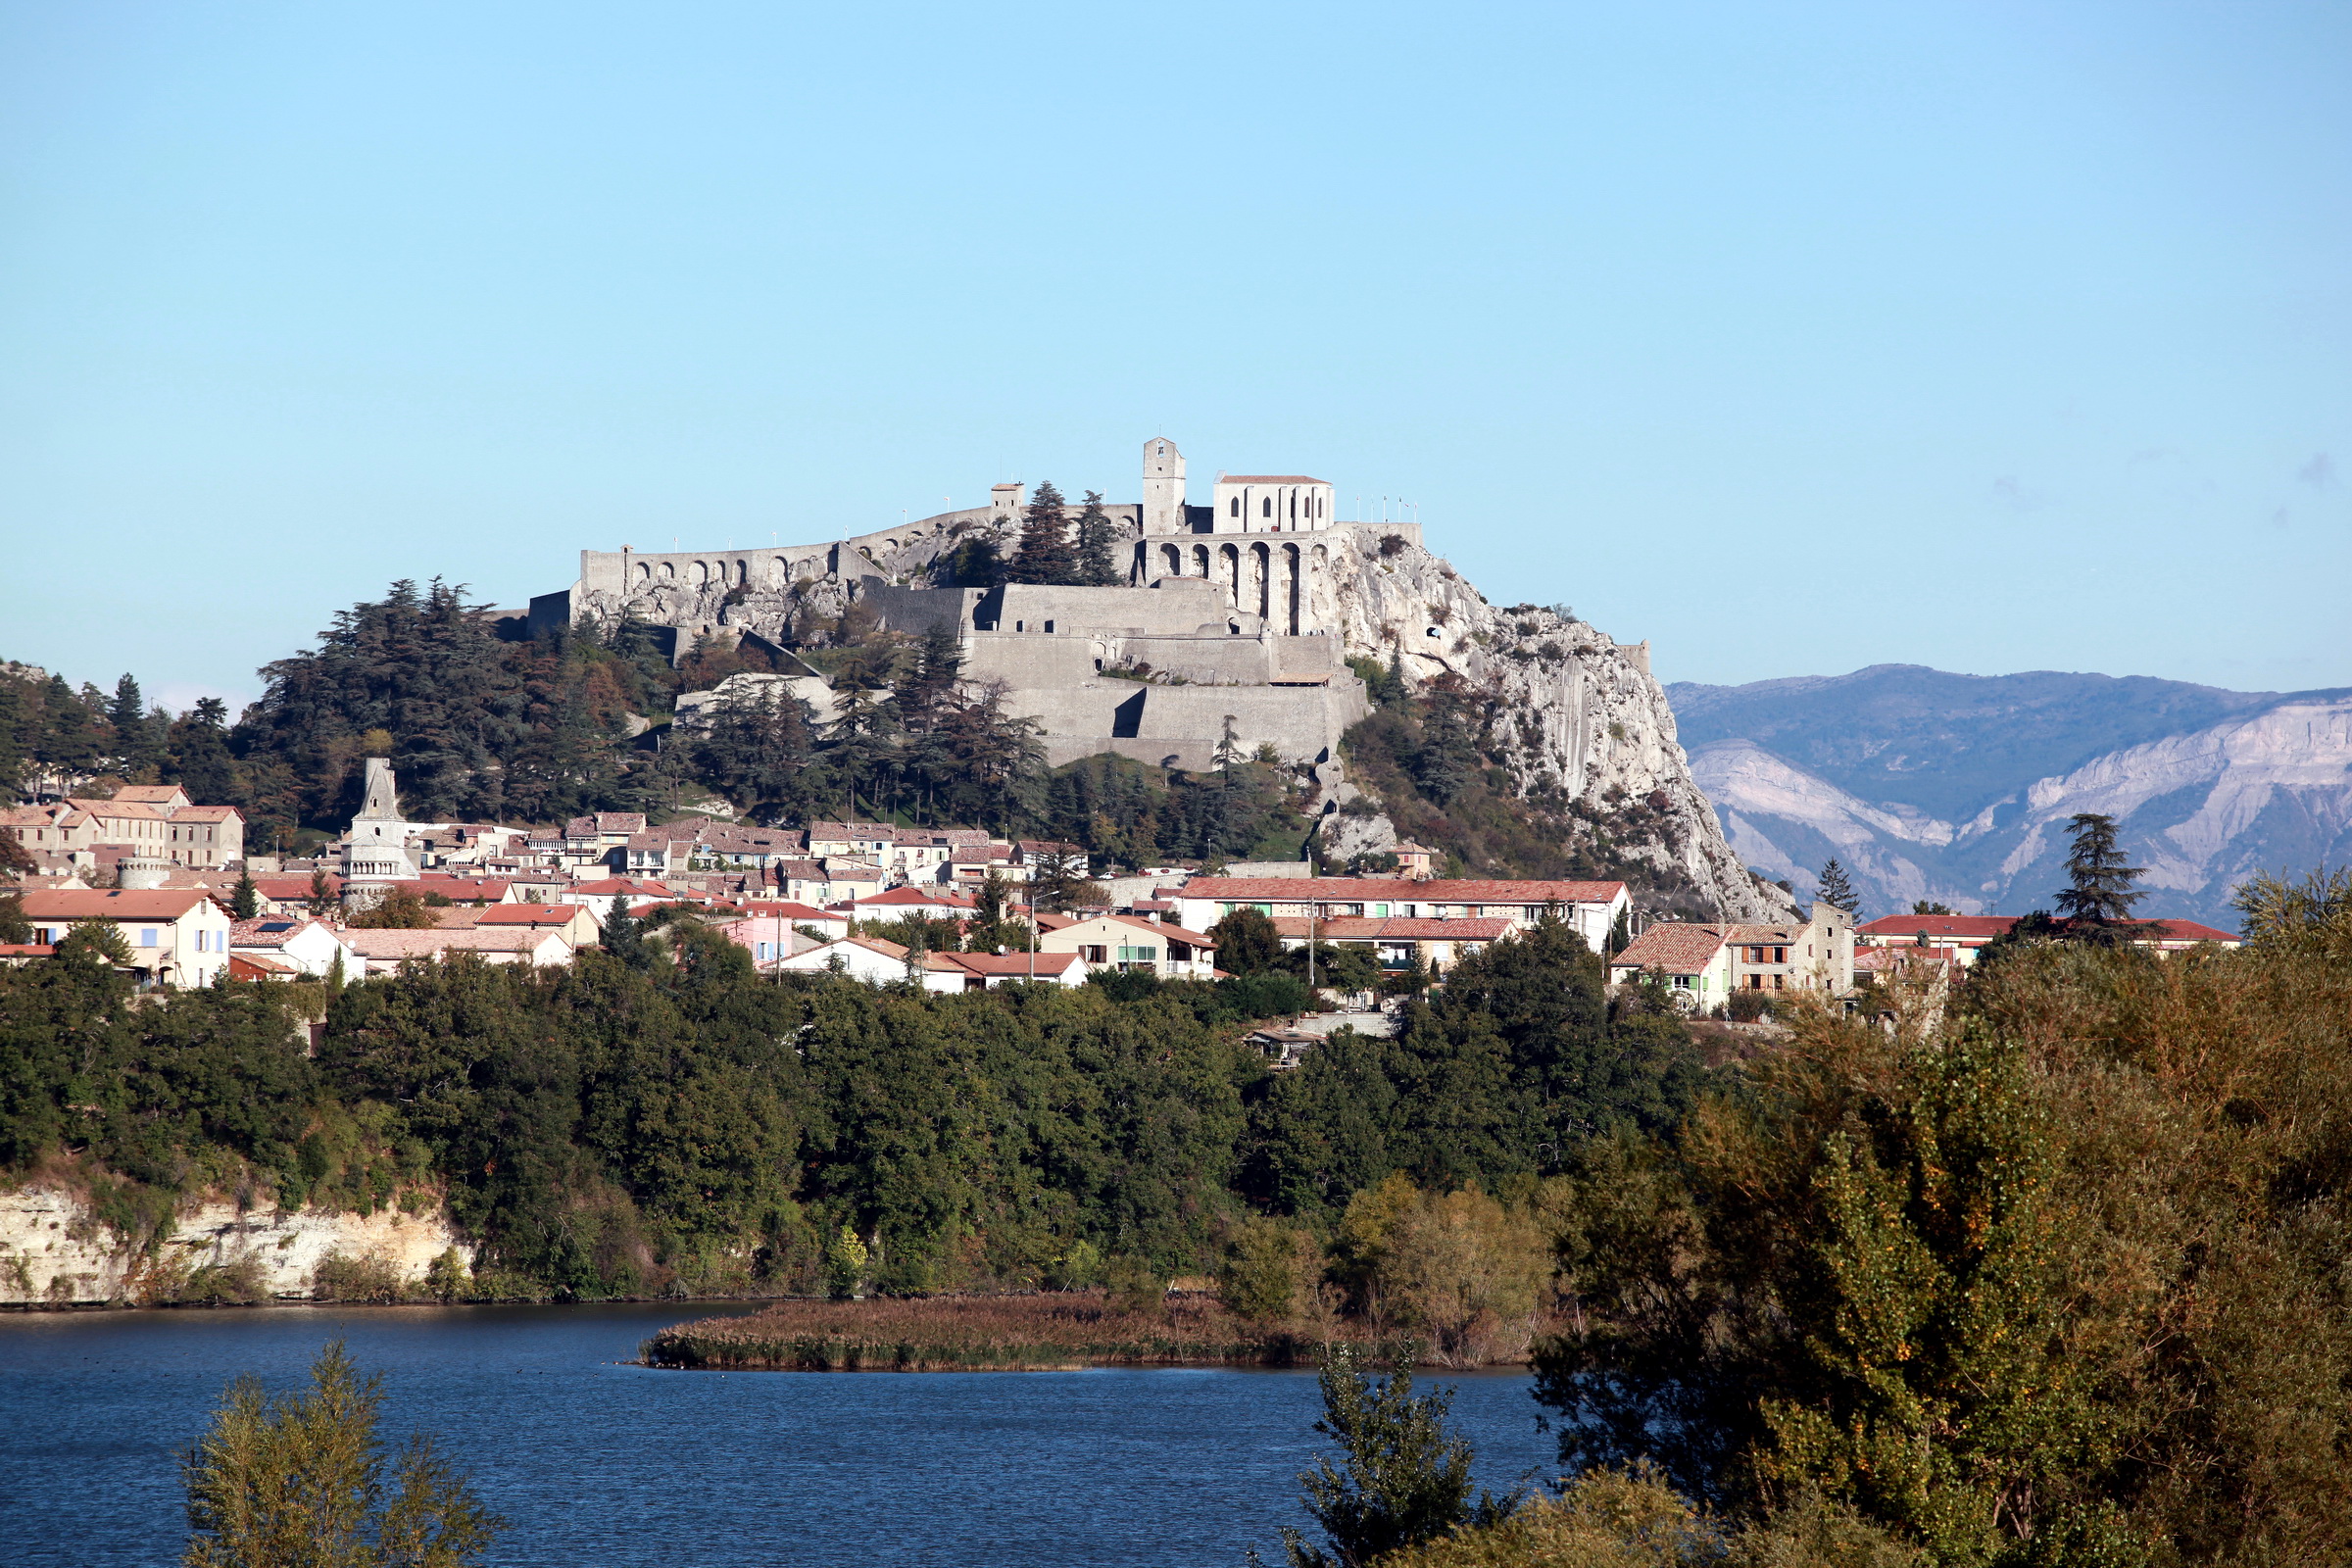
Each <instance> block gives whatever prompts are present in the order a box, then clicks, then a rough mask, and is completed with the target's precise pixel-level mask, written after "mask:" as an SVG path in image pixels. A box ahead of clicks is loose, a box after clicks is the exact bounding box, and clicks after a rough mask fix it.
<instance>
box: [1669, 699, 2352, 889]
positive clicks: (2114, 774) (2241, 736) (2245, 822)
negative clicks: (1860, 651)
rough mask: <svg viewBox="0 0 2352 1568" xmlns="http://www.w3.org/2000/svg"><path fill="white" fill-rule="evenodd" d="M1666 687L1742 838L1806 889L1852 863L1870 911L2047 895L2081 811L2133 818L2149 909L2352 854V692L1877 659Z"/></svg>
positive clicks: (1772, 871) (1713, 796)
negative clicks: (1776, 676)
mask: <svg viewBox="0 0 2352 1568" xmlns="http://www.w3.org/2000/svg"><path fill="white" fill-rule="evenodd" d="M1666 690H1667V696H1668V699H1669V701H1670V702H1671V703H1672V704H1673V707H1674V712H1675V718H1676V722H1677V728H1678V731H1679V735H1680V739H1681V740H1682V742H1683V744H1684V746H1685V747H1686V749H1687V750H1688V751H1689V752H1690V755H1691V774H1692V777H1693V778H1694V779H1695V780H1696V782H1697V783H1698V785H1699V787H1700V788H1701V789H1702V790H1704V791H1705V792H1706V794H1707V796H1708V799H1709V800H1710V802H1711V803H1712V804H1713V805H1714V807H1715V809H1716V813H1717V815H1718V817H1719V818H1720V819H1721V821H1722V823H1723V826H1724V832H1725V834H1726V836H1727V837H1728V838H1729V839H1730V840H1731V842H1732V845H1733V847H1734V848H1735V849H1736V850H1738V851H1739V852H1740V855H1741V856H1742V857H1743V858H1745V859H1746V860H1747V862H1748V864H1750V865H1751V866H1754V867H1755V868H1756V869H1758V870H1760V871H1763V872H1765V873H1766V874H1768V875H1771V876H1774V877H1785V878H1787V879H1789V881H1790V882H1792V883H1794V884H1795V885H1796V887H1797V888H1798V889H1799V891H1800V892H1803V891H1808V890H1810V888H1811V886H1812V882H1813V876H1814V873H1815V872H1816V871H1817V870H1818V869H1819V867H1820V866H1821V864H1822V863H1823V861H1825V860H1826V859H1828V858H1829V857H1830V856H1832V855H1836V856H1837V857H1838V858H1839V859H1841V860H1843V861H1844V862H1845V863H1846V865H1847V866H1848V867H1849V868H1850V869H1851V870H1853V871H1854V873H1855V881H1856V885H1857V887H1858V888H1859V890H1860V891H1861V892H1862V894H1863V897H1864V900H1865V903H1866V906H1867V907H1866V909H1865V911H1864V912H1865V916H1866V917H1868V916H1869V915H1870V914H1873V913H1878V914H1884V913H1888V912H1891V911H1895V910H1902V909H1908V908H1909V907H1911V904H1912V903H1913V901H1915V900H1918V899H1930V900H1935V901H1937V902H1940V903H1944V904H1948V905H1950V906H1952V907H1955V908H1958V909H1963V910H1966V911H1970V912H1979V911H1983V912H1999V913H2019V912H2022V911H2024V910H2025V909H2028V908H2034V907H2047V906H2048V904H2049V902H2050V895H2051V894H2052V893H2053V892H2055V891H2056V889H2057V888H2058V887H2059V886H2060V885H2061V883H2062V882H2063V876H2062V875H2061V873H2060V871H2059V864H2060V862H2061V861H2062V860H2063V858H2064V855H2065V848H2066V836H2065V833H2064V831H2063V823H2064V820H2065V818H2066V817H2068V816H2070V815H2072V814H2074V813H2075V812H2076V811H2084V810H2096V811H2106V812H2108V813H2110V814H2112V815H2114V816H2115V817H2117V819H2118V820H2119V821H2120V822H2121V823H2122V825H2123V828H2124V837H2125V845H2126V848H2127V850H2128V851H2129V852H2130V853H2131V855H2132V857H2133V859H2134V861H2135V863H2139V864H2143V865H2145V866H2147V867H2148V876H2147V878H2146V880H2145V883H2144V885H2145V886H2146V887H2147V888H2148V889H2149V893H2150V897H2149V898H2148V900H2147V902H2146V903H2145V904H2144V905H2143V906H2142V912H2144V913H2147V914H2151V915H2169V916H2176V917H2185V918H2189V919H2199V920H2205V921H2208V922H2210V923H2213V924H2217V925H2225V926H2227V925H2231V924H2233V923H2234V920H2233V917H2232V915H2231V913H2230V910H2229V896H2230V892H2231V890H2232V889H2233V888H2234V887H2235V885H2236V883H2237V882H2238V881H2240V880H2241V879H2242V878H2243V877H2244V876H2245V875H2247V874H2248V873H2249V872H2251V871H2253V870H2255V869H2258V868H2262V867H2272V868H2277V867H2280V866H2286V867H2292V868H2304V867H2308V866H2311V865H2315V864H2319V863H2322V862H2327V863H2336V862H2341V861H2343V860H2346V859H2347V858H2352V689H2335V690H2329V691H2315V692H2285V693H2281V692H2232V691H2226V690H2223V689H2221V688H2218V687H2211V686H2197V685H2192V684H2189V683H2187V682H2183V681H2167V680H2158V679H2154V678H2151V677H2146V676H2126V677H2120V678H2119V677H2115V676H2109V675H2093V674H2073V673H2067V672H2062V671H2055V670H2034V671H2029V672H2026V673H2022V674H2015V675H1990V676H1987V675H1960V674H1953V673H1950V672H1947V671H1943V670H1936V669H1930V668H1927V667H1925V666H1923V665H1918V664H1874V665H1872V666H1870V667H1868V668H1866V669H1859V670H1856V671H1854V672H1853V673H1852V674H1849V675H1830V676H1799V677H1794V678H1789V679H1782V680H1768V681H1756V682H1753V683H1750V684H1748V685H1744V686H1702V685H1695V684H1691V683H1688V682H1684V683H1677V684H1674V685H1670V686H1668V687H1667V689H1666Z"/></svg>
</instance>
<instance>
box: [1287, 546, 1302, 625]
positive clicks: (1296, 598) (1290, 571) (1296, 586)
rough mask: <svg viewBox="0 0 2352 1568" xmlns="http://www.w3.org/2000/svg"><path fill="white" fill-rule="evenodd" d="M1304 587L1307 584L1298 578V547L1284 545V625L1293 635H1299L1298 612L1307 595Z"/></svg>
mask: <svg viewBox="0 0 2352 1568" xmlns="http://www.w3.org/2000/svg"><path fill="white" fill-rule="evenodd" d="M1304 588H1305V585H1304V584H1303V583H1301V582H1299V547H1298V546H1297V545H1284V546H1283V547H1282V627H1283V630H1284V632H1285V633H1287V634H1288V635H1290V636H1293V637H1296V636H1298V635H1299V611H1300V609H1301V608H1303V607H1302V605H1301V603H1300V601H1301V600H1303V599H1304V597H1305V593H1304Z"/></svg>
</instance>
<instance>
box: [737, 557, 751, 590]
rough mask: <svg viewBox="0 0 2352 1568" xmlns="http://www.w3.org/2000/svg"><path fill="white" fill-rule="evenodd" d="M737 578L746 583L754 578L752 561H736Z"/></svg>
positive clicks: (738, 580)
mask: <svg viewBox="0 0 2352 1568" xmlns="http://www.w3.org/2000/svg"><path fill="white" fill-rule="evenodd" d="M735 580H736V581H737V582H739V583H743V584H746V585H749V584H750V582H751V580H752V564H751V563H750V562H748V561H738V562H736V563H735Z"/></svg>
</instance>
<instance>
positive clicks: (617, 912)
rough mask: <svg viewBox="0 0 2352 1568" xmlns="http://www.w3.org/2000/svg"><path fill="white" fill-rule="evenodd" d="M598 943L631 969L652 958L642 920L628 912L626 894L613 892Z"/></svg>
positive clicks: (638, 967) (642, 965)
mask: <svg viewBox="0 0 2352 1568" xmlns="http://www.w3.org/2000/svg"><path fill="white" fill-rule="evenodd" d="M600 945H601V946H602V947H603V948H604V950H605V951H606V952H607V953H609V954H611V955H612V956H613V957H615V958H618V959H619V960H620V961H621V962H622V963H625V964H627V965H628V966H629V967H631V968H632V969H642V968H644V967H645V966H646V964H647V963H649V962H650V961H651V960H652V955H651V954H650V953H649V951H648V950H647V948H646V945H645V925H644V922H643V921H641V920H639V919H637V918H636V916H634V915H632V914H630V913H629V901H628V898H627V896H626V895H624V894H618V893H615V894H614V895H613V907H612V909H611V910H610V911H609V912H608V913H607V914H606V915H605V929H604V932H603V935H602V938H601V943H600Z"/></svg>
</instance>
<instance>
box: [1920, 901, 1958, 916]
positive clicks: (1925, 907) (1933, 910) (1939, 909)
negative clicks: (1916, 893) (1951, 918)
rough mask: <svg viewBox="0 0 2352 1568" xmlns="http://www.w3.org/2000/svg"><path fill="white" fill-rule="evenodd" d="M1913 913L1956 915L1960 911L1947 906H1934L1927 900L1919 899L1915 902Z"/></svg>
mask: <svg viewBox="0 0 2352 1568" xmlns="http://www.w3.org/2000/svg"><path fill="white" fill-rule="evenodd" d="M1911 912H1912V913H1913V914H1954V913H1957V912H1958V911H1957V910H1955V909H1953V908H1952V907H1951V906H1950V905H1947V904H1932V903H1930V902H1929V901H1928V900H1926V899H1918V900H1914V901H1913V903H1912V905H1911Z"/></svg>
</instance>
